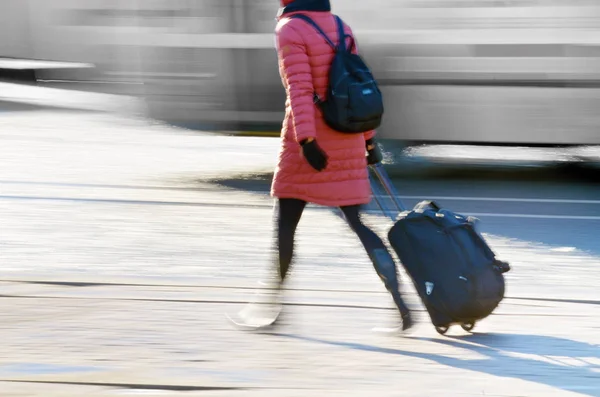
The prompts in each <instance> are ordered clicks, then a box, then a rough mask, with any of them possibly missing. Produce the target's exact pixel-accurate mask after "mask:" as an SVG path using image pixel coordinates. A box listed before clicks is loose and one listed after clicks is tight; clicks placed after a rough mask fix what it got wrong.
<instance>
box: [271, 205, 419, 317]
mask: <svg viewBox="0 0 600 397" xmlns="http://www.w3.org/2000/svg"><path fill="white" fill-rule="evenodd" d="M277 204H278V205H277V207H278V208H277V210H276V225H277V237H276V245H277V248H278V253H279V261H278V262H279V268H278V269H279V278H280V281H281V282H283V281H284V280H285V277H286V275H287V273H288V270H289V268H290V265H291V263H292V258H293V256H294V236H295V234H296V228H297V226H298V223H299V222H300V218H301V217H302V212H303V211H304V208H305V207H306V202H305V201H302V200H297V199H279V200H278V203H277ZM340 208H341V210H342V212H343V213H344V217H345V218H346V221H347V222H348V224H349V225H350V228H351V229H352V230H353V231H354V232H355V233H356V235H357V236H358V238H359V239H360V241H361V243H362V245H363V246H364V248H365V250H366V251H367V254H368V255H369V258H370V259H371V262H372V263H373V267H374V268H375V271H376V272H377V274H378V275H379V277H380V278H381V280H382V281H383V283H384V285H385V287H386V288H387V290H388V291H389V292H390V294H391V295H392V298H393V299H394V302H395V303H396V306H398V309H399V310H400V312H401V313H402V314H405V313H406V312H408V309H407V307H406V305H405V304H404V301H403V300H402V297H401V296H400V291H399V283H398V275H397V270H396V264H395V262H394V259H393V258H392V256H391V255H390V253H389V251H388V250H387V248H386V246H385V244H384V243H383V241H381V239H380V238H379V236H377V234H375V233H374V232H373V231H372V230H371V229H369V228H368V227H367V226H365V225H364V224H363V223H362V220H361V219H360V205H351V206H345V207H340Z"/></svg>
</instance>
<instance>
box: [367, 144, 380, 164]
mask: <svg viewBox="0 0 600 397" xmlns="http://www.w3.org/2000/svg"><path fill="white" fill-rule="evenodd" d="M365 146H366V148H367V164H369V165H373V164H377V163H381V161H383V154H382V153H381V149H379V146H378V145H377V141H376V140H375V138H371V139H368V140H367V141H366V142H365Z"/></svg>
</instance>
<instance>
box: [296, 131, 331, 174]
mask: <svg viewBox="0 0 600 397" xmlns="http://www.w3.org/2000/svg"><path fill="white" fill-rule="evenodd" d="M300 145H302V154H303V155H304V158H305V159H306V161H308V164H310V166H311V167H313V168H314V169H315V170H317V171H319V172H321V171H323V170H324V169H325V167H327V154H326V153H325V152H324V151H323V150H322V149H321V148H320V147H319V145H318V144H317V141H316V140H315V139H313V138H308V139H305V140H303V141H302V142H300Z"/></svg>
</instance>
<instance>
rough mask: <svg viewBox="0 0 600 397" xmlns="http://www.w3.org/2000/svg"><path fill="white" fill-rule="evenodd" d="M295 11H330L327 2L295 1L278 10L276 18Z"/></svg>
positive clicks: (318, 0)
mask: <svg viewBox="0 0 600 397" xmlns="http://www.w3.org/2000/svg"><path fill="white" fill-rule="evenodd" d="M296 11H331V4H330V3H329V0H296V1H294V2H292V3H290V4H288V5H287V6H285V7H282V8H280V9H279V13H278V14H277V16H283V15H285V14H289V13H291V12H296Z"/></svg>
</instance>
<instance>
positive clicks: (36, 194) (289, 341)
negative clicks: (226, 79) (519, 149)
mask: <svg viewBox="0 0 600 397" xmlns="http://www.w3.org/2000/svg"><path fill="white" fill-rule="evenodd" d="M277 144H278V141H277V139H266V138H252V137H227V136H219V135H213V134H209V133H199V132H195V131H187V130H181V129H177V128H174V127H169V126H165V125H162V124H159V123H155V122H152V121H151V120H147V119H144V118H138V117H132V116H124V115H116V114H113V113H110V112H104V111H101V112H85V111H78V112H74V111H72V110H67V109H63V110H59V109H38V110H23V111H11V112H8V111H7V112H2V113H0V225H2V227H0V247H1V249H0V263H1V264H2V266H1V267H0V291H1V292H0V295H2V297H0V324H1V325H0V340H1V342H0V351H2V355H1V356H0V396H1V397H16V396H19V397H21V396H44V397H55V396H61V397H66V396H82V395H88V396H102V397H105V396H118V395H132V394H133V395H148V396H181V395H186V396H277V397H288V396H319V397H320V396H324V395H327V396H337V395H343V396H365V395H371V394H376V395H378V396H397V395H399V394H401V395H403V396H409V397H410V396H431V395H449V393H450V394H451V395H452V396H482V395H485V396H524V395H526V396H540V397H542V396H543V397H550V396H561V397H563V396H600V332H599V330H600V320H599V319H600V296H599V294H598V285H600V261H599V256H600V251H598V247H597V244H596V241H597V237H596V233H597V231H598V230H600V229H599V226H600V210H599V208H600V188H599V187H598V186H597V185H592V184H587V183H582V182H579V181H572V182H569V181H562V180H561V181H556V182H554V183H552V182H548V181H542V182H535V181H510V180H505V181H494V180H469V181H463V182H461V181H459V180H453V179H437V180H436V179H429V180H423V181H419V180H416V181H415V180H413V181H410V180H403V179H398V180H396V185H397V187H398V189H399V190H400V191H401V194H402V195H403V197H404V199H405V200H406V202H407V204H409V205H410V204H413V203H414V202H416V201H418V200H419V199H421V198H430V197H433V196H440V197H438V198H439V200H440V202H441V203H442V204H443V205H447V206H448V207H451V208H453V209H457V210H459V211H464V212H466V213H467V214H476V215H477V216H479V217H480V218H481V219H482V221H483V230H484V232H487V233H488V235H487V237H488V238H489V241H490V243H491V244H492V246H493V248H494V249H495V250H496V251H497V253H498V254H499V255H500V257H502V258H503V259H506V260H509V261H510V262H511V263H512V265H513V268H514V270H513V271H512V272H511V273H509V274H508V275H507V282H508V291H507V295H508V297H507V299H506V300H505V302H504V303H503V304H502V305H501V307H500V308H499V310H498V311H497V312H496V314H495V315H493V316H491V317H490V318H488V319H486V320H485V321H483V322H481V323H480V324H478V325H477V328H476V333H475V335H473V336H467V335H465V333H464V332H463V331H462V330H461V329H460V328H457V329H452V330H451V331H450V333H449V336H448V337H442V336H439V335H437V334H436V333H435V331H434V329H433V327H432V326H431V325H430V323H428V321H427V318H426V317H425V316H424V312H423V311H422V308H421V307H420V305H419V303H418V302H417V300H416V296H415V294H414V291H413V288H412V286H410V285H406V284H405V285H406V287H405V288H406V289H407V291H408V293H409V303H410V304H411V306H412V307H413V308H415V310H416V311H417V312H416V313H417V320H418V321H419V324H418V325H417V327H416V328H415V331H414V332H413V333H412V335H411V336H410V337H407V338H382V337H378V336H376V335H374V334H372V333H371V331H370V329H371V327H373V326H375V325H381V324H385V323H387V322H388V321H392V320H393V319H394V317H393V311H391V307H392V306H391V302H390V301H389V299H388V297H387V294H386V292H385V291H384V289H383V287H382V285H381V283H380V281H379V280H378V279H377V277H376V275H375V273H374V272H373V270H372V267H371V265H370V264H369V262H368V259H367V257H366V255H365V254H364V252H363V251H362V249H361V247H360V246H359V244H358V241H356V239H355V237H354V236H353V235H352V234H350V233H349V232H348V230H347V227H346V226H345V225H344V224H343V223H342V220H341V219H340V218H338V217H336V215H335V214H333V213H332V212H330V211H329V210H327V209H322V208H319V207H314V206H311V207H309V208H308V209H307V212H306V214H305V217H304V218H303V220H302V222H301V224H300V228H299V232H298V233H299V234H298V240H297V259H298V261H297V263H296V264H295V267H294V273H293V274H292V284H291V287H292V288H293V291H290V293H289V295H288V296H287V298H286V299H287V300H286V302H287V303H288V305H287V306H286V309H287V310H290V312H291V313H290V314H291V316H290V317H289V321H288V323H287V324H286V325H284V327H283V328H282V329H280V330H279V332H278V333H277V334H267V335H264V334H247V333H243V332H240V331H237V330H235V329H233V328H232V327H231V326H230V325H229V324H228V323H227V322H226V320H225V318H224V313H225V312H230V313H231V312H233V311H235V310H237V309H238V308H240V307H241V305H242V304H243V303H244V302H246V301H247V300H248V299H251V298H252V294H253V293H254V292H255V288H257V287H258V286H259V284H258V281H259V280H264V278H265V277H266V275H267V274H268V270H269V263H270V262H269V261H270V251H269V248H270V245H271V214H272V201H271V200H270V199H269V198H268V195H267V190H266V189H268V175H269V172H270V171H271V170H272V167H273V165H274V161H275V156H276V153H277ZM367 220H368V222H369V223H370V224H372V225H373V226H374V227H375V228H376V229H377V230H378V231H380V232H384V231H385V229H386V227H388V226H389V224H388V223H387V222H386V221H385V219H384V218H382V217H381V216H380V215H379V214H377V213H374V212H371V215H368V216H367ZM403 279H404V280H407V278H406V276H403Z"/></svg>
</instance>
